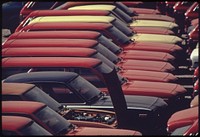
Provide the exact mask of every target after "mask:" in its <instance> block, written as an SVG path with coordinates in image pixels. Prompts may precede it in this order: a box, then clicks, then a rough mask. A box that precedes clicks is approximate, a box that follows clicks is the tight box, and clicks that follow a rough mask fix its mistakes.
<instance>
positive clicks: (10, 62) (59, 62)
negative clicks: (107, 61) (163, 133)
mask: <svg viewBox="0 0 200 137" xmlns="http://www.w3.org/2000/svg"><path fill="white" fill-rule="evenodd" d="M54 60H55V61H56V62H55V63H54V62H53V61H54ZM69 60H70V61H69ZM89 60H91V61H89ZM16 62H17V63H16ZM99 63H101V61H100V60H97V59H93V58H73V57H29V58H26V57H16V58H14V57H13V58H3V59H2V67H3V68H5V71H6V68H9V67H11V68H12V67H23V66H24V67H30V68H31V67H36V68H37V67H38V68H40V67H51V68H52V67H67V66H68V67H77V68H90V69H95V67H97V65H98V64H99ZM4 73H6V72H4ZM99 73H101V72H97V75H101V74H99ZM143 83H144V84H146V85H148V86H150V87H144V91H143V92H142V89H143V86H144V85H143ZM135 84H136V85H135ZM160 84H163V87H162V89H164V87H165V88H166V89H168V90H162V89H159V88H158V87H159V82H157V84H156V83H155V84H154V83H153V82H147V81H146V82H145V81H132V82H130V83H126V84H123V85H122V88H123V89H124V90H123V92H124V94H129V95H130V94H138V95H145V94H148V95H150V94H151V95H152V96H161V95H164V96H166V97H169V96H168V95H166V93H165V92H167V93H168V94H172V96H173V95H174V93H175V96H176V95H179V94H184V93H186V89H185V88H183V87H182V86H180V85H178V84H172V83H160ZM132 85H135V86H136V87H137V86H138V87H139V88H140V91H141V92H138V88H134V86H132ZM154 85H155V86H154ZM168 86H169V87H170V88H168ZM149 88H152V92H151V91H150V90H151V89H149ZM132 89H133V91H131V90H132ZM130 91H131V92H130ZM153 91H154V92H153ZM164 91H165V92H164ZM126 92H127V93H126ZM155 92H156V93H155ZM158 93H160V94H158Z"/></svg>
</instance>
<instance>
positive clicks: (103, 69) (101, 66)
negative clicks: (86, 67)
mask: <svg viewBox="0 0 200 137" xmlns="http://www.w3.org/2000/svg"><path fill="white" fill-rule="evenodd" d="M95 69H96V70H97V71H98V72H100V73H101V74H104V73H110V72H111V71H112V68H110V67H109V66H108V65H106V64H104V63H101V64H99V65H98V66H96V67H95ZM117 76H118V78H119V81H120V83H121V85H122V84H123V83H125V82H126V79H125V78H124V77H122V76H121V75H120V74H117Z"/></svg>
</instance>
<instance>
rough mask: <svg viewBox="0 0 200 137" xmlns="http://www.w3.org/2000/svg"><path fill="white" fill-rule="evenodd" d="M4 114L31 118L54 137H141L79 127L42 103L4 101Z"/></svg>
mask: <svg viewBox="0 0 200 137" xmlns="http://www.w3.org/2000/svg"><path fill="white" fill-rule="evenodd" d="M2 113H3V115H4V114H6V115H14V116H25V117H29V118H31V119H32V120H34V121H35V122H36V123H38V124H39V125H40V126H42V127H43V128H44V129H46V130H47V131H49V132H50V133H52V134H53V135H73V136H75V135H77V136H78V135H141V133H140V132H138V131H134V130H125V129H109V128H91V127H78V126H76V125H74V124H72V123H70V122H68V121H67V120H66V119H65V118H63V117H62V116H60V115H59V114H58V113H56V112H55V111H54V110H52V109H51V108H49V107H48V106H47V105H45V104H44V103H40V102H32V101H3V102H2Z"/></svg>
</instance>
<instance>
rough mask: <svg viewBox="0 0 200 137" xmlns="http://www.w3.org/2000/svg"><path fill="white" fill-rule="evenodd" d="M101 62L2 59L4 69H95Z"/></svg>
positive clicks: (87, 60)
mask: <svg viewBox="0 0 200 137" xmlns="http://www.w3.org/2000/svg"><path fill="white" fill-rule="evenodd" d="M100 63H101V61H100V60H98V59H94V58H78V57H10V58H3V59H2V67H67V66H70V67H83V68H93V67H95V66H96V65H98V64H100Z"/></svg>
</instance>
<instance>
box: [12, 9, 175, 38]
mask: <svg viewBox="0 0 200 137" xmlns="http://www.w3.org/2000/svg"><path fill="white" fill-rule="evenodd" d="M64 15H68V16H69V15H71V16H74V15H79V16H80V15H94V16H114V17H115V15H114V14H112V13H111V12H110V11H106V10H37V11H33V12H31V14H29V15H28V16H27V17H26V18H25V19H24V20H23V21H22V22H21V23H20V25H19V26H18V27H17V28H16V31H19V30H21V29H22V28H23V27H24V26H25V23H26V22H27V20H29V18H35V17H40V16H64ZM142 16H145V15H144V14H143V15H142ZM147 17H149V16H147ZM137 18H141V16H137ZM131 29H132V30H133V31H134V32H137V33H150V34H151V33H153V34H169V35H173V34H174V32H173V31H171V30H169V29H166V28H156V27H131Z"/></svg>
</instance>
